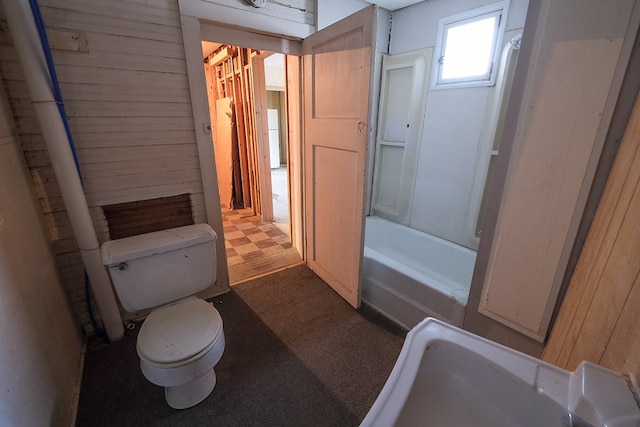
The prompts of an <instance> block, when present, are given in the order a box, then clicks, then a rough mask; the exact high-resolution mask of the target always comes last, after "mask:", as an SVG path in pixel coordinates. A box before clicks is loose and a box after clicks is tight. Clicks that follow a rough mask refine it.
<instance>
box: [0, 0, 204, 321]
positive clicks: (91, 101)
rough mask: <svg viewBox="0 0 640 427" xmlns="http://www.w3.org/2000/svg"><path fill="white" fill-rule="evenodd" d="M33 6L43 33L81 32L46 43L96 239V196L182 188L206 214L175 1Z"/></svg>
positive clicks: (23, 109)
mask: <svg viewBox="0 0 640 427" xmlns="http://www.w3.org/2000/svg"><path fill="white" fill-rule="evenodd" d="M40 7H41V11H42V15H43V19H44V22H45V25H46V27H47V32H48V33H49V34H55V33H56V32H70V33H76V34H80V35H82V37H83V38H84V39H86V50H87V51H85V52H81V51H71V50H64V49H53V50H52V52H53V58H54V62H55V66H56V71H57V74H58V79H59V81H60V86H61V90H62V95H63V98H64V101H65V107H66V110H67V114H68V118H69V123H70V127H71V131H72V134H73V137H74V141H75V145H76V148H77V152H78V157H79V160H80V166H81V169H82V174H83V178H84V188H85V194H86V196H87V201H88V203H89V207H90V209H91V213H92V217H93V219H94V224H95V227H96V231H97V232H98V237H99V239H100V241H104V240H107V239H108V238H109V237H108V228H107V222H106V220H105V218H104V215H103V212H102V208H101V207H102V206H104V205H110V204H115V203H123V202H133V201H137V200H143V199H151V198H155V197H166V196H173V195H177V194H183V193H189V194H190V195H191V200H192V205H193V212H194V221H195V222H202V221H204V220H205V216H204V208H203V194H202V183H201V179H200V167H199V161H198V156H197V147H196V143H195V135H194V129H193V126H194V125H193V119H192V112H191V103H190V102H191V100H190V95H189V88H188V83H187V76H186V65H185V61H184V48H183V45H182V33H181V28H180V18H179V12H178V6H177V2H176V1H175V0H150V1H146V0H145V1H143V0H132V1H111V2H108V3H105V2H101V1H98V0H89V1H77V0H41V1H40ZM2 18H4V15H2ZM0 42H1V43H2V46H1V52H2V53H1V57H0V66H1V67H2V77H3V79H4V83H5V85H6V86H7V87H8V91H9V98H10V103H11V105H12V107H13V108H14V112H15V116H16V125H17V128H18V132H19V134H20V138H21V142H22V147H23V150H24V155H25V157H26V159H27V162H28V165H29V168H30V170H31V175H32V177H33V182H34V186H35V188H36V193H37V196H38V199H39V201H40V204H41V206H42V210H43V214H44V217H45V221H46V223H47V225H48V230H49V233H50V239H51V241H52V242H53V246H54V250H55V253H56V258H57V263H58V267H59V269H60V272H61V275H62V278H63V281H64V283H65V285H66V286H67V289H68V292H69V296H70V299H71V301H72V303H73V307H74V311H75V314H76V316H77V318H78V320H79V322H80V324H82V325H83V326H84V328H85V330H86V331H87V332H89V333H92V330H91V326H90V321H89V316H88V313H87V308H86V300H85V289H84V268H83V265H82V262H81V258H80V255H79V253H78V250H77V247H76V243H75V239H74V237H73V234H72V232H71V227H70V224H69V220H68V217H67V214H66V211H65V207H64V204H63V202H62V199H61V197H60V190H59V188H58V185H57V183H56V179H55V176H54V174H53V170H52V168H51V165H50V160H49V157H48V153H47V151H46V147H45V145H44V141H43V138H42V135H41V133H40V129H39V126H38V123H37V121H36V118H35V114H34V111H33V109H32V107H31V100H30V97H29V93H28V91H27V87H26V84H25V82H24V78H23V70H22V68H21V64H20V63H19V62H18V59H17V55H16V53H15V50H14V48H13V45H12V43H11V39H10V37H9V36H8V34H7V32H5V31H3V34H2V38H1V40H0ZM93 307H94V308H95V307H96V305H95V303H94V304H93ZM96 314H97V317H98V318H99V313H96Z"/></svg>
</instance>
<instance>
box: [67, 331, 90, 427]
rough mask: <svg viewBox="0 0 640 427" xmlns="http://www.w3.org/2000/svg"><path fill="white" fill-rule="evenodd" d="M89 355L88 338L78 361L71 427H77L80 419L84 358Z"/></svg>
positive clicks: (70, 420)
mask: <svg viewBox="0 0 640 427" xmlns="http://www.w3.org/2000/svg"><path fill="white" fill-rule="evenodd" d="M86 354H87V336H86V335H85V336H84V338H83V339H82V351H81V352H80V360H79V361H78V370H77V372H76V385H75V388H74V391H73V400H72V401H71V408H70V412H71V413H70V415H69V427H75V425H76V420H77V418H78V405H79V403H80V387H81V386H82V375H83V374H84V358H85V355H86Z"/></svg>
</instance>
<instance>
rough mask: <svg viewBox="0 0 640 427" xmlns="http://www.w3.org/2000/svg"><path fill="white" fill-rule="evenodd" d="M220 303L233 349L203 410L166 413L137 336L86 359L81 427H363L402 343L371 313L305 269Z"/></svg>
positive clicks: (396, 331) (247, 286)
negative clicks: (141, 359) (143, 365)
mask: <svg viewBox="0 0 640 427" xmlns="http://www.w3.org/2000/svg"><path fill="white" fill-rule="evenodd" d="M214 303H215V306H216V308H217V309H218V310H219V311H220V314H221V315H222V318H223V321H224V330H225V337H226V342H227V347H226V350H225V353H224V355H223V356H222V360H221V361H220V362H219V363H218V365H217V366H216V368H215V370H216V374H217V376H218V383H217V385H216V388H215V389H214V390H213V392H212V394H211V395H210V396H209V397H208V398H207V399H205V401H203V402H202V403H200V404H199V405H197V406H195V407H193V408H190V409H187V410H182V411H178V410H174V409H171V408H169V407H168V406H167V405H166V403H165V401H164V394H163V389H162V388H161V387H158V386H155V385H153V384H151V383H149V382H148V381H147V380H146V379H145V378H144V377H143V376H142V373H141V372H140V369H139V365H138V357H137V354H136V350H135V335H136V334H137V329H138V328H136V329H135V330H133V331H127V335H126V336H125V338H124V339H123V340H121V341H119V342H117V343H114V344H112V345H110V346H107V347H103V348H99V349H97V350H94V351H91V352H88V353H87V355H86V360H85V368H84V375H83V380H82V388H81V393H80V401H79V408H78V417H77V425H78V426H253V425H255V426H356V425H358V424H360V422H361V421H362V419H363V418H364V416H365V415H366V413H367V411H368V410H369V408H370V407H371V405H372V404H373V402H374V400H375V398H376V397H377V395H378V393H379V392H380V390H381V389H382V386H383V385H384V382H385V381H386V378H387V377H388V375H389V373H390V372H391V369H392V367H393V365H394V363H395V360H396V358H397V356H398V354H399V352H400V348H401V346H402V342H403V338H404V331H403V330H402V329H400V328H397V327H396V326H395V325H393V324H390V323H389V322H387V321H386V320H385V319H384V318H382V317H381V316H379V315H378V314H377V313H375V312H374V311H373V310H371V309H368V308H366V307H364V308H362V309H360V310H358V311H356V310H354V309H353V308H352V307H351V306H349V305H348V304H347V303H346V302H345V301H344V300H342V299H341V298H340V297H339V296H338V295H337V294H336V293H335V292H334V291H333V290H332V289H331V288H329V287H328V286H327V285H326V284H325V283H324V282H323V281H322V280H320V279H319V278H318V277H317V276H316V275H315V274H314V273H313V272H312V271H311V270H309V269H308V268H307V267H306V266H298V267H294V268H291V269H288V270H284V271H281V272H278V273H275V274H273V275H270V276H266V277H262V278H259V279H255V280H252V281H249V282H246V283H243V284H240V285H237V286H234V287H233V289H232V290H231V291H230V292H229V293H227V294H224V295H221V296H219V297H216V298H215V299H214ZM138 326H139V325H138Z"/></svg>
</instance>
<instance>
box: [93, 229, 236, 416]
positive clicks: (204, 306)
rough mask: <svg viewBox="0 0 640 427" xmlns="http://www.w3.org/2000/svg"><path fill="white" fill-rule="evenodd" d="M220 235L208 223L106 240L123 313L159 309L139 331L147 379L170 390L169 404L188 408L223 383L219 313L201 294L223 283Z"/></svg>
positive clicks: (107, 261) (167, 393) (105, 258)
mask: <svg viewBox="0 0 640 427" xmlns="http://www.w3.org/2000/svg"><path fill="white" fill-rule="evenodd" d="M215 240H216V233H215V232H214V231H213V230H212V229H211V227H209V226H208V225H207V224H196V225H189V226H185V227H179V228H173V229H170V230H163V231H157V232H153V233H148V234H142V235H138V236H132V237H126V238H123V239H118V240H111V241H107V242H105V243H104V244H103V245H102V247H101V250H102V261H103V262H104V264H105V265H107V266H108V267H109V274H110V276H111V280H112V281H113V285H114V287H115V289H116V292H117V294H118V297H119V299H120V303H121V304H122V307H123V308H124V309H125V310H127V311H129V312H136V311H140V310H144V309H147V308H153V310H152V311H151V313H150V314H149V315H148V316H147V318H146V319H145V321H144V322H143V324H142V326H141V327H140V331H139V333H138V341H137V350H138V356H140V367H141V368H142V373H143V374H144V376H145V377H146V378H147V379H148V380H149V381H151V382H152V383H154V384H156V385H159V386H163V387H165V397H166V399H167V403H168V404H169V406H171V407H172V408H176V409H185V408H189V407H191V406H194V405H197V404H198V403H200V402H201V401H203V400H204V399H205V398H206V397H207V396H208V395H209V394H210V393H211V391H212V390H213V388H214V386H215V384H216V375H215V372H214V371H213V367H214V366H215V365H216V364H217V363H218V361H219V360H220V357H222V353H223V351H224V347H225V342H224V332H223V330H222V318H221V317H220V313H218V310H216V309H215V308H214V307H213V306H212V305H211V304H209V303H208V302H206V301H204V300H202V299H200V298H197V297H196V296H195V295H194V294H195V293H196V292H199V291H202V290H204V289H206V288H208V287H209V286H210V285H211V284H213V283H214V282H215V280H216V257H215V253H216V249H215Z"/></svg>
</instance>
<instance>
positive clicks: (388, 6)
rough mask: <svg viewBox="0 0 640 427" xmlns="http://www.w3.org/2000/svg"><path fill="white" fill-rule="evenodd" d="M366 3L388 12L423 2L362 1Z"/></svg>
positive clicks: (395, 0)
mask: <svg viewBox="0 0 640 427" xmlns="http://www.w3.org/2000/svg"><path fill="white" fill-rule="evenodd" d="M364 1H366V2H367V3H371V4H377V5H378V6H381V7H384V8H385V9H388V10H398V9H402V8H403V7H407V6H411V5H412V4H416V3H421V2H422V1H424V0H364Z"/></svg>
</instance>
